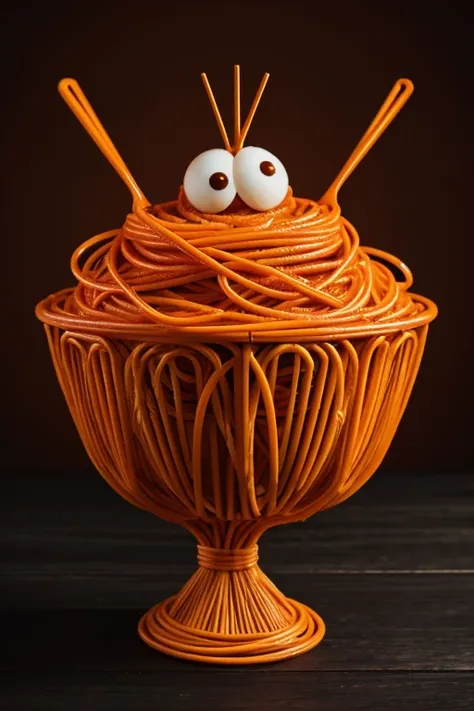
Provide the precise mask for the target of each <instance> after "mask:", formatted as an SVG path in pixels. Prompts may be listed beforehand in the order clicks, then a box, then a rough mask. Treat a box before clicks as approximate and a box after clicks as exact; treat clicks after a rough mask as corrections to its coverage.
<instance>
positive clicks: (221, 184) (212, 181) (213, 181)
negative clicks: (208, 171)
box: [209, 173, 229, 190]
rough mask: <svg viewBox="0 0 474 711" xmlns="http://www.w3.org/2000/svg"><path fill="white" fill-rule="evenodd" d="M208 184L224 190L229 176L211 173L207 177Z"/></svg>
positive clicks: (215, 188)
mask: <svg viewBox="0 0 474 711" xmlns="http://www.w3.org/2000/svg"><path fill="white" fill-rule="evenodd" d="M209 185H210V186H211V188H214V190H224V188H226V187H227V186H228V185H229V178H228V177H227V175H226V174H225V173H213V174H212V175H211V177H210V178H209Z"/></svg>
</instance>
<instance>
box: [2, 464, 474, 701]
mask: <svg viewBox="0 0 474 711" xmlns="http://www.w3.org/2000/svg"><path fill="white" fill-rule="evenodd" d="M5 479H8V480H9V481H10V482H11V483H10V484H8V485H7V488H5V486H4V488H3V491H2V494H3V496H2V514H1V518H0V525H1V528H2V531H1V546H2V565H3V568H4V570H3V575H2V597H1V607H2V623H3V624H2V630H3V632H2V648H3V651H4V652H6V654H5V655H4V660H3V662H2V679H1V691H0V694H1V697H0V707H1V708H2V709H3V708H5V709H21V710H22V711H23V710H24V711H36V710H37V709H48V711H56V710H59V709H60V710H61V711H76V710H79V709H80V710H81V711H82V710H83V709H84V710H87V711H95V710H96V709H97V710H98V711H108V710H109V709H117V710H123V711H140V710H141V709H147V710H151V709H154V710H155V709H156V710H160V711H161V710H163V711H167V710H168V709H170V710H173V711H181V710H186V711H188V710H189V711H200V710H201V709H202V711H212V710H213V709H227V710H229V711H232V710H235V711H237V710H239V711H244V710H247V709H249V710H250V709H259V710H260V711H265V709H285V710H287V709H295V710H305V711H306V710H308V711H313V710H314V711H326V710H332V711H336V710H337V711H349V710H351V709H367V710H370V711H379V710H381V711H391V710H392V709H396V710H397V711H400V710H401V709H402V708H403V709H422V710H423V711H428V710H430V709H440V710H442V711H455V710H456V709H473V708H474V673H473V670H474V633H473V632H474V561H473V547H474V536H473V532H474V530H473V529H474V476H442V477H441V476H429V475H425V476H408V475H405V474H400V475H394V474H385V473H379V474H377V475H376V476H375V477H374V479H373V480H372V481H371V482H369V483H368V484H367V485H366V487H365V488H364V489H363V490H362V491H361V492H359V494H357V495H356V496H355V497H354V498H352V499H351V500H350V501H348V502H346V503H345V504H343V505H342V506H340V507H338V508H335V509H333V510H331V511H328V512H325V513H324V514H320V515H319V516H316V517H313V518H312V519H311V520H309V521H306V522H305V523H303V524H294V525H290V526H284V527H281V528H278V529H275V530H273V531H270V532H268V533H267V534H266V536H265V537H264V538H263V539H262V540H261V545H260V558H261V565H262V568H263V570H265V572H267V573H268V574H269V575H270V576H271V577H272V579H273V580H274V582H275V583H276V584H277V585H278V586H279V587H280V588H281V589H282V590H283V591H284V592H285V593H287V594H288V595H290V596H291V597H296V598H298V599H300V600H301V601H303V602H305V603H307V604H308V605H311V606H313V607H314V608H315V609H316V610H317V611H318V612H319V613H320V614H321V615H322V617H323V618H324V620H325V621H326V624H327V634H326V637H325V639H324V640H323V642H322V644H321V645H320V646H319V647H317V648H316V649H314V650H313V651H312V652H310V653H308V654H306V655H305V656H302V657H298V658H295V659H293V660H291V661H288V662H283V663H280V664H274V665H266V666H256V667H249V668H245V667H239V668H232V669H225V668H216V667H210V666H201V665H196V664H192V663H189V662H181V661H179V660H175V659H171V658H168V657H165V656H162V655H160V654H159V653H157V652H154V651H152V650H151V649H149V648H148V647H147V646H146V645H144V644H143V643H142V642H141V640H140V639H139V638H138V636H137V634H136V631H135V630H136V624H137V621H138V618H139V616H140V614H141V613H142V612H143V611H145V610H146V609H147V608H148V607H150V606H151V605H152V604H154V603H155V602H157V601H158V600H160V599H162V598H164V597H166V596H168V595H170V594H172V593H173V592H175V591H176V590H177V589H178V588H179V586H180V585H181V584H182V583H184V581H185V580H186V578H187V577H189V575H190V573H191V571H192V570H193V569H194V567H195V548H194V542H193V540H192V539H191V538H190V537H189V536H188V534H187V533H185V532H184V531H181V529H179V528H178V527H177V526H171V525H168V524H166V523H164V522H162V521H158V520H156V519H154V518H153V517H152V516H151V515H149V514H146V513H144V512H142V511H139V510H136V509H133V508H132V507H131V506H130V505H128V504H126V503H125V502H124V501H122V500H121V499H120V498H119V497H117V496H116V495H115V494H114V493H113V492H112V491H111V490H109V488H108V487H107V485H106V484H105V483H104V482H102V480H101V479H100V477H99V476H98V475H95V474H93V473H84V474H83V475H72V474H68V475H66V474H65V475H64V476H59V475H56V476H54V477H52V476H49V477H48V476H46V475H45V474H44V473H38V474H35V475H34V476H17V477H15V479H14V480H13V482H12V478H11V477H5V478H4V481H5Z"/></svg>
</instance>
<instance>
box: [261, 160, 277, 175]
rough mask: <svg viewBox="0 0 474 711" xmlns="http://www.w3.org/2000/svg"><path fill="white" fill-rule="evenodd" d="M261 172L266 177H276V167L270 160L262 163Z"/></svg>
mask: <svg viewBox="0 0 474 711" xmlns="http://www.w3.org/2000/svg"><path fill="white" fill-rule="evenodd" d="M260 170H261V171H262V173H263V174H264V175H275V166H274V165H273V163H270V161H269V160H264V161H262V162H261V163H260Z"/></svg>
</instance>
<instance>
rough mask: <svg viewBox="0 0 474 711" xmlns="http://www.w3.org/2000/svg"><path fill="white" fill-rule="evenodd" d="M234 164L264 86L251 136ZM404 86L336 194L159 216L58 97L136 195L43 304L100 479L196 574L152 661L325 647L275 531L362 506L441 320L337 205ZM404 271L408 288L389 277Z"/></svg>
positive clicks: (167, 619) (160, 633)
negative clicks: (270, 553) (269, 535)
mask: <svg viewBox="0 0 474 711" xmlns="http://www.w3.org/2000/svg"><path fill="white" fill-rule="evenodd" d="M235 76H236V83H235V92H234V95H235V104H236V105H235V122H234V123H235V126H234V134H235V135H234V142H233V144H231V142H230V141H229V139H228V137H227V134H226V132H225V127H224V125H223V122H222V120H221V118H220V114H219V112H218V109H217V105H216V103H215V101H214V97H213V95H212V91H211V89H210V85H209V83H208V82H207V79H206V77H204V83H205V87H206V90H207V92H208V95H209V98H210V99H211V105H212V107H213V111H214V114H215V116H216V119H217V123H218V126H219V129H220V131H221V133H222V136H223V140H224V145H225V147H226V150H228V151H231V152H233V153H234V154H237V153H238V152H239V150H241V149H242V146H243V142H244V140H245V137H246V135H247V132H248V130H249V127H250V124H251V120H252V118H253V115H254V114H255V111H256V108H257V105H258V101H259V99H260V97H261V94H262V92H263V89H264V87H265V84H266V81H267V79H268V75H265V77H264V79H263V81H262V84H261V85H260V88H259V91H258V92H257V97H256V99H255V101H254V103H253V104H252V107H251V109H250V112H249V115H248V117H247V119H246V121H245V122H244V125H243V127H242V128H240V100H239V97H240V88H239V87H240V85H239V71H238V68H236V70H235ZM412 89H413V87H412V85H411V82H409V81H408V80H400V81H399V82H397V84H396V85H395V86H394V88H393V90H392V91H391V92H390V94H389V95H388V97H387V99H386V101H385V102H384V104H383V106H382V108H381V109H380V111H379V112H378V114H377V116H376V117H375V119H374V121H373V122H372V124H371V125H370V126H369V128H368V130H367V132H366V133H365V134H364V136H363V137H362V139H361V141H360V142H359V144H358V145H357V146H356V148H355V150H354V152H353V154H352V155H351V156H350V158H349V159H348V161H347V162H346V164H345V166H344V167H343V168H342V170H341V172H340V173H339V175H338V176H337V177H336V179H335V181H334V182H333V184H332V185H331V187H330V188H329V189H328V191H327V192H326V194H325V195H324V196H323V197H322V198H321V200H319V201H318V202H314V201H312V200H308V199H301V198H297V197H294V196H293V193H292V190H291V188H290V189H289V190H288V193H287V196H286V198H285V199H284V200H283V202H281V203H280V204H279V205H278V206H277V207H275V208H273V209H271V210H266V211H263V212H256V211H255V210H252V209H250V208H249V207H248V206H246V205H245V204H244V203H243V202H242V200H240V199H239V198H237V199H236V200H234V201H233V203H232V204H231V206H230V207H229V208H228V209H226V210H225V211H223V212H221V213H218V214H207V213H203V212H199V211H198V210H197V209H196V208H195V207H193V206H192V204H191V203H190V202H189V200H188V198H187V196H186V194H185V192H184V190H183V189H182V188H181V190H180V192H179V195H178V198H177V200H176V201H173V202H170V203H166V204H158V205H154V206H152V205H151V204H150V203H149V201H148V200H147V199H146V198H145V197H144V195H143V193H142V192H141V190H140V188H139V187H138V185H137V183H136V182H135V180H134V178H133V177H132V176H131V174H130V173H129V171H128V169H127V167H126V165H125V163H124V162H123V160H122V158H121V157H120V156H119V154H118V152H117V150H116V149H115V147H114V146H113V144H112V143H111V141H110V138H109V137H108V135H107V134H106V132H105V130H104V128H103V127H102V125H101V124H100V122H99V120H98V118H97V116H96V114H95V113H94V111H93V110H92V107H91V106H90V104H89V103H88V102H87V99H86V98H85V96H84V94H83V93H82V91H81V90H80V88H79V86H78V85H77V83H76V82H74V81H73V80H69V79H68V80H63V82H62V83H61V84H60V91H61V93H62V95H63V96H64V98H65V99H66V101H67V102H68V104H69V105H70V107H71V108H72V110H73V111H74V112H75V114H76V115H77V116H78V118H79V119H80V121H81V122H82V123H83V125H84V126H85V128H86V129H87V130H88V132H89V133H90V135H91V136H92V138H93V139H94V140H95V141H96V143H97V144H98V145H99V147H100V148H101V150H102V151H103V153H104V154H105V155H106V156H107V158H108V159H109V160H110V162H111V163H112V165H113V166H114V168H115V169H116V170H117V172H118V173H119V175H120V176H121V177H122V179H123V180H124V181H125V183H126V184H127V186H128V187H129V189H130V191H131V193H132V196H133V209H132V211H131V213H130V214H129V215H128V216H127V218H126V220H125V222H124V224H123V226H122V228H121V229H119V230H113V231H110V232H107V233H104V234H101V235H98V236H96V237H94V238H92V239H90V240H88V241H86V242H85V243H84V244H83V245H81V246H80V247H79V248H78V249H77V250H76V252H75V253H74V255H73V257H72V261H71V266H72V271H73V274H74V276H75V277H76V279H77V286H76V287H74V288H72V289H66V290H64V291H61V292H58V293H56V294H53V295H51V296H50V297H48V298H47V299H45V300H44V301H42V302H41V303H40V304H39V305H38V307H37V315H38V317H39V318H40V319H41V320H42V321H43V322H44V323H45V327H46V330H47V333H48V338H49V343H50V349H51V353H52V357H53V361H54V364H55V368H56V372H57V375H58V379H59V382H60V384H61V387H62V389H63V392H64V394H65V397H66V400H67V402H68V405H69V408H70V411H71V414H72V416H73V418H74V421H75V423H76V426H77V429H78V431H79V433H80V435H81V437H82V440H83V442H84V445H85V447H86V449H87V451H88V453H89V456H90V457H91V459H92V461H93V462H94V464H95V466H96V467H97V469H98V470H99V471H100V473H101V474H102V476H104V478H105V479H106V480H107V481H108V482H109V484H110V485H111V486H112V487H113V488H114V489H115V490H116V491H117V492H118V493H119V494H120V495H121V496H123V497H124V498H125V499H127V500H128V501H129V502H130V503H132V504H134V505H136V506H139V507H140V508H143V509H145V510H148V511H151V512H152V513H154V514H156V515H158V516H161V517H163V518H165V519H168V520H170V521H173V522H177V523H180V524H181V525H182V526H184V527H185V528H186V529H187V530H188V531H189V532H190V533H192V534H193V535H194V536H195V537H196V539H197V541H198V564H199V567H198V570H197V572H196V573H195V574H194V575H193V577H192V578H191V579H190V580H189V581H188V583H187V584H186V585H185V586H184V588H183V589H182V590H181V591H180V592H179V593H178V594H177V595H176V596H174V597H172V598H170V599H169V600H167V601H165V602H163V603H160V604H159V605H157V606H156V607H154V608H153V609H152V610H150V611H149V612H148V613H147V614H146V615H145V616H144V617H143V618H142V620H141V622H140V625H139V632H140V635H141V636H142V638H143V639H144V640H145V641H146V642H147V643H148V644H149V645H151V646H152V647H155V648H156V649H158V650H160V651H162V652H165V653H167V654H172V655H174V656H178V657H183V658H186V659H193V660H198V661H207V662H212V663H223V664H242V663H249V664H250V663H259V662H265V661H277V660H279V659H284V658H287V657H290V656H294V655H296V654H301V653H302V652H305V651H307V650H308V649H310V648H312V647H314V646H315V645H316V644H318V643H319V641H320V640H321V639H322V637H323V635H324V629H325V628H324V623H323V621H322V620H321V618H320V617H319V616H318V615H317V614H316V613H315V612H313V611H312V610H310V609H309V608H308V607H306V606H305V605H302V604H301V603H298V602H296V601H294V600H289V599H288V598H286V597H285V596H284V595H283V594H282V593H281V592H280V591H279V590H277V588H275V586H274V585H273V584H272V583H271V582H270V580H269V579H268V578H267V577H266V576H265V574H264V573H263V572H262V570H261V569H260V568H259V566H258V563H257V561H258V554H257V551H258V548H257V543H258V540H259V538H260V536H261V535H262V533H263V532H264V531H265V530H267V529H268V528H270V527H272V526H275V525H279V524H282V523H287V522H291V521H298V520H303V519H305V518H307V517H308V516H310V515H312V514H314V513H316V512H317V511H320V510H323V509H325V508H329V507H331V506H335V505H336V504H338V503H340V502H342V501H344V500H345V499H346V498H348V497H349V496H351V495H352V494H353V493H354V492H355V491H357V489H359V488H360V487H361V486H362V485H363V484H364V483H365V482H366V481H367V480H368V478H369V477H370V476H371V475H372V474H373V473H374V471H375V470H376V469H377V467H378V466H379V464H380V462H381V461H382V459H383V457H384V455H385V453H386V451H387V449H388V447H389V445H390V443H391V440H392V438H393V435H394V434H395V431H396V429H397V426H398V423H399V421H400V418H401V416H402V414H403V412H404V410H405V407H406V405H407V402H408V399H409V396H410V393H411V390H412V387H413V384H414V381H415V378H416V375H417V372H418V368H419V365H420V361H421V358H422V354H423V349H424V345H425V340H426V335H427V329H428V324H429V322H430V321H431V320H433V318H434V317H435V316H436V307H435V305H434V304H433V303H432V302H431V301H430V300H428V299H426V298H425V297H422V296H418V295H415V294H413V293H411V292H410V291H409V289H410V287H411V285H412V281H413V280H412V276H411V273H410V271H409V269H408V268H407V267H406V266H405V265H404V264H403V263H402V262H401V261H400V260H398V259H396V258H395V257H392V256H391V255H388V254H385V253H384V252H381V251H379V250H376V249H371V248H367V247H361V246H360V244H359V237H358V235H357V232H356V230H355V229H354V227H353V226H352V225H351V224H350V223H348V222H347V220H345V219H344V218H343V217H342V215H341V211H340V208H339V204H338V192H339V189H340V188H341V186H342V185H343V183H344V181H345V180H346V179H347V177H348V176H349V175H350V174H351V173H352V171H353V170H354V168H355V167H356V165H357V164H358V163H359V161H360V160H361V159H362V158H363V156H364V155H365V154H366V153H367V151H368V150H369V149H370V147H371V146H372V145H373V144H374V142H375V141H376V140H377V138H378V137H379V136H380V134H381V133H382V132H383V130H385V128H386V126H387V125H388V124H389V123H390V121H391V120H392V119H393V118H394V116H395V115H396V114H397V113H398V111H399V110H400V108H401V107H402V106H403V104H404V103H405V101H406V99H407V98H408V96H409V95H410V94H411V91H412ZM397 272H398V274H399V277H398V278H396V277H395V276H394V273H397Z"/></svg>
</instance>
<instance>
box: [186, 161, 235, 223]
mask: <svg viewBox="0 0 474 711" xmlns="http://www.w3.org/2000/svg"><path fill="white" fill-rule="evenodd" d="M233 173H234V156H233V155H232V153H229V151H225V150H224V149H223V148H212V149H211V150H210V151H205V152H204V153H201V154H200V155H198V156H197V157H196V158H195V159H194V160H193V161H192V162H191V163H190V164H189V166H188V169H187V171H186V173H185V176H184V181H183V187H184V192H185V193H186V197H187V198H188V200H189V202H190V203H191V205H193V207H195V208H196V210H199V211H200V212H210V213H213V214H215V213H217V212H222V210H225V209H226V207H229V205H230V204H231V202H232V201H233V199H234V198H235V195H236V190H235V185H234V175H233Z"/></svg>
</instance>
